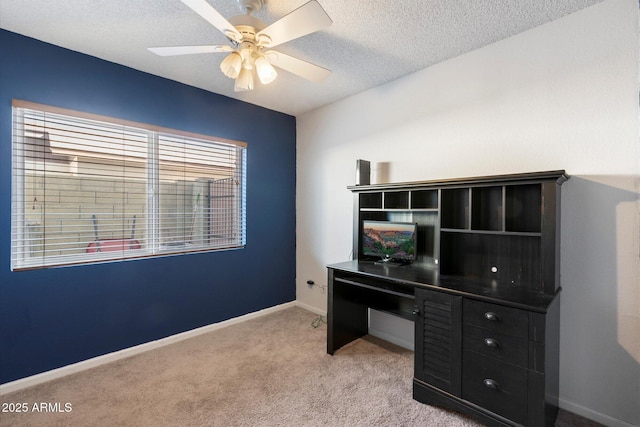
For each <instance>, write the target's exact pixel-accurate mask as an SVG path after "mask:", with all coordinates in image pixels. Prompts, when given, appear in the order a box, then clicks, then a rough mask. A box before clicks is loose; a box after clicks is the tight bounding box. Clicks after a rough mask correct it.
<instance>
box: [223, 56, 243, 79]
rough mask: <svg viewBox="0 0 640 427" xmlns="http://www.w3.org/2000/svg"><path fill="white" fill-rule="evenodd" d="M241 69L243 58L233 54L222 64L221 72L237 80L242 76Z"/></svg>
mask: <svg viewBox="0 0 640 427" xmlns="http://www.w3.org/2000/svg"><path fill="white" fill-rule="evenodd" d="M241 69H242V56H241V55H240V54H239V53H238V52H231V53H230V54H229V55H228V56H227V57H226V58H224V59H223V60H222V62H221V63H220V71H222V73H223V74H224V75H225V76H227V77H229V78H230V79H235V78H237V77H238V75H239V74H240V70H241Z"/></svg>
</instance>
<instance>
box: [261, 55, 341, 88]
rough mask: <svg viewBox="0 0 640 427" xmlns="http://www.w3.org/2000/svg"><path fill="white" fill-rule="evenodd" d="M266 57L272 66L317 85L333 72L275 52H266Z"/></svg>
mask: <svg viewBox="0 0 640 427" xmlns="http://www.w3.org/2000/svg"><path fill="white" fill-rule="evenodd" d="M265 56H266V57H267V59H268V60H269V62H270V63H271V64H272V65H275V66H276V67H278V68H282V69H283V70H286V71H289V72H290V73H293V74H297V75H298V76H300V77H304V78H305V79H307V80H311V81H313V82H316V83H320V82H321V81H323V80H324V79H326V78H327V76H329V74H331V70H327V69H326V68H323V67H320V66H319V65H315V64H312V63H310V62H307V61H303V60H302V59H298V58H294V57H293V56H289V55H285V54H284V53H280V52H276V51H274V50H269V51H267V52H265Z"/></svg>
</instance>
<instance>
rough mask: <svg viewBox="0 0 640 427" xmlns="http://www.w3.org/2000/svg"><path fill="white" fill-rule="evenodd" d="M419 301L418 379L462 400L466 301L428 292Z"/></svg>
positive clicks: (419, 294)
mask: <svg viewBox="0 0 640 427" xmlns="http://www.w3.org/2000/svg"><path fill="white" fill-rule="evenodd" d="M415 297H416V299H415V301H416V311H415V315H416V318H415V334H416V336H415V346H416V347H415V364H414V369H415V377H416V379H419V380H421V381H424V382H426V383H428V384H431V385H432V386H434V387H437V388H439V389H441V390H444V391H446V392H448V393H451V394H453V395H456V396H460V393H461V379H460V378H461V361H462V358H461V349H462V335H461V330H462V327H461V321H462V298H461V297H458V296H454V295H448V294H445V293H442V292H435V291H429V290H425V289H416V291H415Z"/></svg>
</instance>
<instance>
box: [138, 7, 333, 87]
mask: <svg viewBox="0 0 640 427" xmlns="http://www.w3.org/2000/svg"><path fill="white" fill-rule="evenodd" d="M180 1H181V2H182V3H184V4H185V5H186V6H188V7H189V8H191V9H192V10H193V11H194V12H196V13H197V14H198V15H200V16H201V17H203V18H204V19H206V20H207V21H208V22H209V23H210V24H211V25H213V26H214V27H216V28H217V29H218V30H220V31H221V32H222V33H223V34H224V35H225V36H226V37H227V38H228V39H229V41H230V42H231V44H232V46H229V45H205V46H167V47H150V48H148V49H149V50H150V51H151V52H153V53H155V54H156V55H160V56H174V55H189V54H200V53H216V52H224V53H227V52H228V53H229V55H228V56H227V57H226V58H225V59H224V60H223V61H222V63H221V64H220V70H221V71H222V72H223V73H224V75H225V76H227V77H229V78H231V79H235V86H234V90H235V91H244V90H252V89H253V87H254V70H255V74H257V76H258V79H259V80H260V82H261V83H262V84H269V83H271V82H272V81H274V80H275V78H276V77H277V72H276V70H275V68H274V67H273V66H274V65H275V66H276V67H278V68H282V69H283V70H286V71H289V72H291V73H293V74H297V75H299V76H301V77H304V78H306V79H308V80H311V81H315V82H320V81H322V80H324V79H325V78H326V77H327V76H328V75H329V73H331V71H329V70H327V69H326V68H323V67H320V66H318V65H315V64H312V63H310V62H307V61H303V60H301V59H298V58H294V57H293V56H289V55H286V54H284V53H281V52H277V51H275V50H271V48H273V47H275V46H277V45H279V44H282V43H285V42H288V41H290V40H293V39H296V38H298V37H302V36H305V35H307V34H310V33H313V32H315V31H318V30H320V29H322V28H324V27H328V26H329V25H331V23H332V21H331V18H329V15H327V13H326V12H325V11H324V9H323V8H322V6H320V4H319V3H318V2H317V1H316V0H311V1H309V2H307V3H305V4H303V5H302V6H300V7H299V8H297V9H295V10H293V11H292V12H290V13H289V14H287V15H286V16H284V17H283V18H281V19H279V20H278V21H276V22H274V23H272V24H270V25H268V26H267V25H266V24H265V23H264V22H262V21H261V20H260V19H258V18H256V17H254V16H252V15H251V13H255V12H258V11H260V10H261V9H262V7H263V6H264V3H265V1H266V0H237V2H238V6H240V10H241V11H242V12H243V13H244V15H238V16H234V17H232V18H230V19H229V20H227V19H226V18H225V17H224V16H222V15H221V14H220V13H219V12H218V11H217V10H216V9H215V8H214V7H213V6H211V4H209V3H208V2H207V0H180Z"/></svg>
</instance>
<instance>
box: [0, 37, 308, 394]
mask: <svg viewBox="0 0 640 427" xmlns="http://www.w3.org/2000/svg"><path fill="white" fill-rule="evenodd" d="M140 54H141V55H145V54H147V53H146V52H141V53H140ZM0 63H1V65H0V383H6V382H9V381H13V380H16V379H20V378H24V377H27V376H30V375H34V374H37V373H40V372H44V371H48V370H51V369H54V368H58V367H61V366H64V365H68V364H71V363H75V362H79V361H82V360H85V359H88V358H92V357H96V356H99V355H102V354H106V353H110V352H114V351H117V350H121V349H124V348H127V347H131V346H135V345H138V344H142V343H145V342H149V341H152V340H156V339H159V338H163V337H167V336H169V335H173V334H176V333H179V332H183V331H187V330H190V329H194V328H198V327H201V326H204V325H208V324H211V323H215V322H220V321H223V320H226V319H229V318H233V317H236V316H240V315H243V314H246V313H250V312H254V311H257V310H260V309H264V308H267V307H272V306H274V305H278V304H282V303H285V302H288V301H293V300H294V299H295V162H296V153H295V144H296V122H295V117H292V116H289V115H286V114H282V113H278V112H275V111H272V110H268V109H265V108H262V107H258V106H255V105H252V104H247V103H244V102H241V101H237V100H234V99H231V98H227V97H225V96H221V95H217V94H213V93H211V92H207V91H204V90H200V89H196V88H194V87H191V86H186V85H183V84H180V83H177V82H174V81H171V80H167V79H163V78H160V77H156V76H153V75H150V74H146V73H143V72H139V71H136V70H133V69H130V68H127V67H123V66H120V65H117V64H113V63H110V62H106V61H103V60H100V59H97V58H94V57H91V56H87V55H84V54H80V53H77V52H73V51H70V50H66V49H62V48H60V47H56V46H53V45H50V44H47V43H43V42H40V41H37V40H34V39H30V38H27V37H24V36H21V35H18V34H15V33H11V32H8V31H5V30H0ZM212 72H215V70H212ZM229 84H232V82H231V81H229ZM12 99H21V100H26V101H33V102H37V103H41V104H47V105H53V106H59V107H63V108H70V109H74V110H80V111H86V112H90V113H96V114H101V115H105V116H110V117H118V118H122V119H126V120H132V121H136V122H143V123H149V124H155V125H159V126H164V127H168V128H174V129H181V130H185V131H191V132H197V133H202V134H207V135H213V136H219V137H223V138H229V139H235V140H240V141H245V142H247V143H248V153H247V154H248V157H247V158H248V161H247V165H248V171H247V246H246V248H244V249H238V250H231V251H220V252H209V253H202V254H190V255H181V256H171V257H162V258H154V259H142V260H135V261H126V262H120V263H106V264H97V265H85V266H76V267H64V268H51V269H44V270H33V271H21V272H11V269H10V254H11V100H12Z"/></svg>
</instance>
